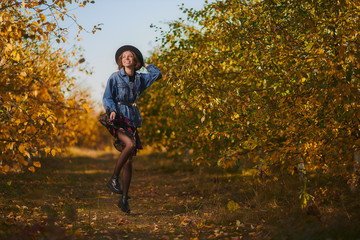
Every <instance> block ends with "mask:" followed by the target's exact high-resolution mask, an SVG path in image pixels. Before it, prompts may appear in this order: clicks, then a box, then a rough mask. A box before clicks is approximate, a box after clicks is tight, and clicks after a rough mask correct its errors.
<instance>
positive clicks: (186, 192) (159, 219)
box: [0, 151, 243, 239]
mask: <svg viewBox="0 0 360 240" xmlns="http://www.w3.org/2000/svg"><path fill="white" fill-rule="evenodd" d="M77 153H80V155H81V154H82V155H83V156H68V157H64V158H56V159H47V160H46V161H43V166H42V168H41V169H38V171H37V172H36V173H34V174H32V173H26V174H25V175H18V174H12V175H8V176H2V177H1V182H0V184H1V188H2V191H1V195H0V199H1V217H2V219H3V220H2V222H1V225H0V226H1V227H0V238H1V236H3V237H6V238H13V239H16V236H18V235H22V236H28V239H32V238H33V237H35V238H42V237H44V238H47V237H49V236H51V237H55V239H67V238H79V239H82V238H91V239H197V238H201V239H204V238H206V239H208V238H210V239H211V238H219V237H228V238H229V239H240V237H241V233H240V232H239V231H237V229H239V227H243V224H242V223H239V222H237V223H238V226H237V225H236V222H234V224H232V226H221V225H218V223H219V220H220V221H221V219H214V217H215V218H216V217H217V216H219V211H222V210H220V204H221V202H220V201H219V196H218V195H217V194H216V193H213V190H215V191H216V185H217V184H214V181H213V180H212V179H210V180H209V183H207V182H206V179H201V180H200V178H199V173H198V172H195V171H194V170H193V169H192V168H191V167H188V166H187V165H185V164H181V163H179V164H176V165H174V164H173V163H172V162H171V161H170V160H169V159H166V158H164V157H162V156H161V154H155V155H142V156H138V157H136V159H135V160H134V172H133V181H132V184H131V187H130V196H131V197H132V198H131V199H130V200H129V203H130V206H131V214H130V215H125V214H124V213H123V212H121V211H120V209H119V208H118V207H117V206H116V203H117V201H118V199H119V195H116V194H113V193H110V191H109V190H108V189H107V188H106V186H105V183H106V181H107V179H108V178H109V176H110V175H111V173H112V169H113V166H114V164H115V160H114V159H115V156H114V155H113V154H99V153H98V152H93V153H92V152H88V153H85V152H79V151H78V152H77ZM215 182H216V180H215ZM214 186H215V187H214ZM204 189H205V190H204ZM214 207H215V209H214ZM241 224H242V225H241ZM229 232H230V233H229ZM25 239H26V238H25Z"/></svg>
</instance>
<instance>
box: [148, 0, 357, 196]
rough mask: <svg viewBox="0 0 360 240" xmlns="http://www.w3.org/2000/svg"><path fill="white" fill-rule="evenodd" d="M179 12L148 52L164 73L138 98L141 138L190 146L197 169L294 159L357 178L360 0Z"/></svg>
mask: <svg viewBox="0 0 360 240" xmlns="http://www.w3.org/2000/svg"><path fill="white" fill-rule="evenodd" d="M182 10H183V12H184V13H186V14H187V20H181V19H180V20H178V21H175V22H173V23H171V24H170V25H169V26H170V30H169V31H166V32H163V35H162V37H161V38H160V39H159V40H160V41H161V46H160V47H159V49H158V50H156V51H155V52H154V53H153V55H152V59H151V61H152V62H154V63H156V64H157V65H158V66H159V68H160V69H162V71H163V73H164V79H163V80H162V81H161V82H159V83H158V84H155V85H154V87H152V88H151V90H149V91H148V92H147V95H146V96H145V98H146V99H145V100H144V101H145V102H146V103H147V104H146V105H145V106H143V108H142V111H143V112H144V114H145V116H144V119H145V121H147V122H148V123H147V124H144V128H145V129H143V131H142V132H143V133H144V134H146V135H147V136H146V137H145V139H148V140H150V141H151V142H152V143H154V144H158V145H159V146H166V147H167V148H168V149H171V148H172V149H174V150H178V152H180V153H181V152H183V153H184V152H186V151H187V150H188V149H191V150H193V154H194V158H193V161H194V163H195V164H197V165H200V164H206V165H213V166H214V165H218V166H222V167H234V166H238V167H244V165H243V162H244V160H245V162H248V163H249V162H252V163H253V164H247V166H251V167H254V165H255V166H256V167H257V168H260V169H261V170H262V171H265V172H266V173H267V174H269V175H271V174H272V173H271V169H275V168H274V167H276V168H277V169H281V171H282V172H283V171H287V172H289V173H293V172H294V171H295V170H296V169H299V163H300V166H301V167H302V168H304V169H303V170H305V171H306V172H307V173H308V174H310V175H312V176H322V175H324V174H331V175H332V176H334V175H339V176H341V177H344V178H345V179H347V180H352V179H355V178H353V177H352V176H351V175H352V174H354V168H353V166H354V158H353V156H354V151H355V150H356V149H357V148H358V147H359V146H360V131H359V128H360V92H359V89H360V79H359V78H360V57H359V56H360V53H359V49H360V38H359V29H360V21H359V16H360V8H359V1H357V0H356V1H347V0H337V1H332V0H331V1H330V0H319V1H313V0H305V1H304V0H301V1H299V0H260V1H244V0H236V1H233V0H223V1H216V2H213V3H207V4H206V5H205V7H204V8H203V9H202V10H199V11H196V10H193V9H182ZM163 99H167V101H166V102H164V101H163ZM305 171H303V173H305ZM355 173H356V172H355ZM305 184H306V182H305ZM304 201H306V198H304Z"/></svg>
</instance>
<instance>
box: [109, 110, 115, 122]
mask: <svg viewBox="0 0 360 240" xmlns="http://www.w3.org/2000/svg"><path fill="white" fill-rule="evenodd" d="M115 117H116V113H115V112H111V113H110V121H113V120H114V119H115Z"/></svg>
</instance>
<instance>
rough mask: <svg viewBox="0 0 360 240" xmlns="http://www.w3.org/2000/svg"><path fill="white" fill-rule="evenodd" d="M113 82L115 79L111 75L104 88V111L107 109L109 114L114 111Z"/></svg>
mask: <svg viewBox="0 0 360 240" xmlns="http://www.w3.org/2000/svg"><path fill="white" fill-rule="evenodd" d="M114 81H115V79H114V78H113V75H112V76H110V78H109V80H108V82H107V84H106V88H105V92H104V96H103V106H104V109H107V108H109V110H110V112H113V111H116V108H115V102H114V97H113V96H114V95H115V94H116V93H115V83H114Z"/></svg>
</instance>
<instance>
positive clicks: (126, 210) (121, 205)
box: [117, 195, 130, 214]
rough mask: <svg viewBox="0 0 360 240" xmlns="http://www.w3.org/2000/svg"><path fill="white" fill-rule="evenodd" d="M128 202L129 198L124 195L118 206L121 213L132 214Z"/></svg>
mask: <svg viewBox="0 0 360 240" xmlns="http://www.w3.org/2000/svg"><path fill="white" fill-rule="evenodd" d="M127 200H128V196H127V195H123V196H122V198H120V200H119V202H118V204H117V205H118V207H119V208H120V209H121V211H123V212H124V213H127V214H130V206H129V203H128V201H127Z"/></svg>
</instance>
